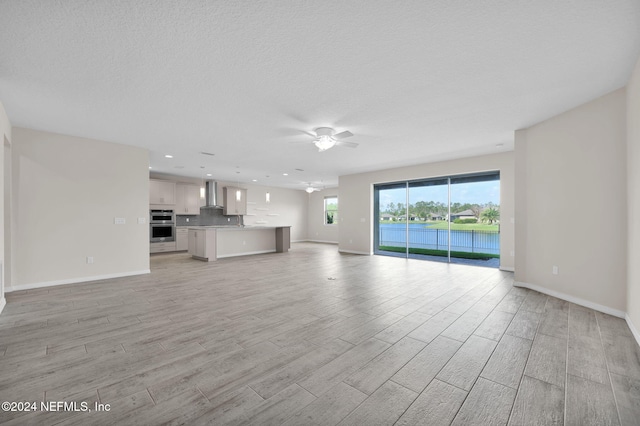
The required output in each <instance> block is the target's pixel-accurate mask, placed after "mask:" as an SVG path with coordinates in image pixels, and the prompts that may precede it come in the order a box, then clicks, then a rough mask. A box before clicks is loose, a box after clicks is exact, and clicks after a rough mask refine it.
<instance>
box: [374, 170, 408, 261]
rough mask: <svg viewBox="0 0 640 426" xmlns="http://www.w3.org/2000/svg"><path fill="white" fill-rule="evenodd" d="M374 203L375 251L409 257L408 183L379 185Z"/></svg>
mask: <svg viewBox="0 0 640 426" xmlns="http://www.w3.org/2000/svg"><path fill="white" fill-rule="evenodd" d="M373 204H374V214H375V217H376V226H375V228H374V238H375V241H376V244H375V247H374V252H375V253H377V254H384V255H387V256H401V257H407V208H406V205H407V183H406V182H402V183H391V184H386V185H377V186H376V190H375V192H374V203H373Z"/></svg>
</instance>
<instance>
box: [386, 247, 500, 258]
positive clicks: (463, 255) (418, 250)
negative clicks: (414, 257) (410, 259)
mask: <svg viewBox="0 0 640 426" xmlns="http://www.w3.org/2000/svg"><path fill="white" fill-rule="evenodd" d="M380 250H384V251H392V252H394V253H405V248H404V247H393V246H380ZM409 253H411V254H422V255H427V256H442V257H447V251H446V250H432V249H422V248H414V247H409ZM451 257H457V258H459V259H482V260H488V259H492V258H493V259H500V255H499V254H490V253H469V252H466V251H452V252H451Z"/></svg>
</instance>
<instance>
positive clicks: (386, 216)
mask: <svg viewBox="0 0 640 426" xmlns="http://www.w3.org/2000/svg"><path fill="white" fill-rule="evenodd" d="M380 219H381V220H396V217H395V216H393V215H390V214H383V215H382V216H380Z"/></svg>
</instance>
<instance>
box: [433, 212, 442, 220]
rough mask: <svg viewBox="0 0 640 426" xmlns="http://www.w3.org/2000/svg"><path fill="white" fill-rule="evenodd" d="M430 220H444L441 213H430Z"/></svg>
mask: <svg viewBox="0 0 640 426" xmlns="http://www.w3.org/2000/svg"><path fill="white" fill-rule="evenodd" d="M431 220H444V216H442V215H441V214H435V213H431Z"/></svg>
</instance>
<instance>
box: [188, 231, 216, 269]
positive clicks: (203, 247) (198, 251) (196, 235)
mask: <svg viewBox="0 0 640 426" xmlns="http://www.w3.org/2000/svg"><path fill="white" fill-rule="evenodd" d="M188 245H189V254H190V255H191V256H193V257H194V258H196V259H199V260H205V261H208V262H212V261H214V260H217V257H216V230H215V228H202V229H189V243H188Z"/></svg>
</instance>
